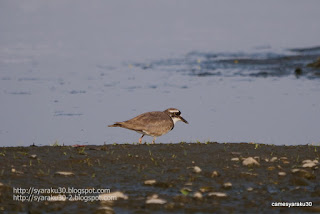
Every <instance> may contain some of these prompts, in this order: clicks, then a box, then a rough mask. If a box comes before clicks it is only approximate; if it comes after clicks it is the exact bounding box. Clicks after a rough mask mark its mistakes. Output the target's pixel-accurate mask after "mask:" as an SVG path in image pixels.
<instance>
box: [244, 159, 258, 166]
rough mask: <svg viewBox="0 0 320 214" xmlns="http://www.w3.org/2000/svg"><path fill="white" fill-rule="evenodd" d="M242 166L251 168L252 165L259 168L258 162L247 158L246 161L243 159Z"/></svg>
mask: <svg viewBox="0 0 320 214" xmlns="http://www.w3.org/2000/svg"><path fill="white" fill-rule="evenodd" d="M242 165H244V166H253V165H256V166H260V164H259V163H258V161H256V160H255V159H254V158H252V157H248V158H246V159H244V160H243V161H242Z"/></svg>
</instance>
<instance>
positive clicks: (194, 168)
mask: <svg viewBox="0 0 320 214" xmlns="http://www.w3.org/2000/svg"><path fill="white" fill-rule="evenodd" d="M201 171H202V170H201V168H200V167H198V166H194V167H193V172H195V173H200V172H201Z"/></svg>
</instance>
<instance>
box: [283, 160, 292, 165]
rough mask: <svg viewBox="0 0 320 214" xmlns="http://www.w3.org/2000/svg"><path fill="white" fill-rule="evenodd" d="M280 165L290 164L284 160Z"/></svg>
mask: <svg viewBox="0 0 320 214" xmlns="http://www.w3.org/2000/svg"><path fill="white" fill-rule="evenodd" d="M282 163H283V164H289V163H290V162H289V161H286V160H284V161H282Z"/></svg>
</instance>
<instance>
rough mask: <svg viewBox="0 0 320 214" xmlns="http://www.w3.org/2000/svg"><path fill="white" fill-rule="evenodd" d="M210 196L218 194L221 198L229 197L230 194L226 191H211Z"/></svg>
mask: <svg viewBox="0 0 320 214" xmlns="http://www.w3.org/2000/svg"><path fill="white" fill-rule="evenodd" d="M208 196H216V197H219V198H223V197H227V196H228V195H227V194H226V193H224V192H209V193H208Z"/></svg>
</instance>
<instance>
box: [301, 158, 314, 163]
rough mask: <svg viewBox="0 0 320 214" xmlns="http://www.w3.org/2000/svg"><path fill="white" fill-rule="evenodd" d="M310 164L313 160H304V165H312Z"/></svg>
mask: <svg viewBox="0 0 320 214" xmlns="http://www.w3.org/2000/svg"><path fill="white" fill-rule="evenodd" d="M310 162H313V161H312V160H309V159H308V160H304V161H302V163H310Z"/></svg>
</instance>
